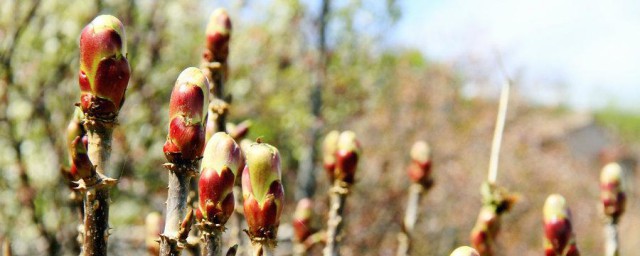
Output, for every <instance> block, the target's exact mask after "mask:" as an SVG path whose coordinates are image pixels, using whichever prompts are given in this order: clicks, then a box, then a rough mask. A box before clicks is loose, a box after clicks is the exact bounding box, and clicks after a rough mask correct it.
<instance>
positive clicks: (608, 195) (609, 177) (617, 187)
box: [600, 163, 626, 222]
mask: <svg viewBox="0 0 640 256" xmlns="http://www.w3.org/2000/svg"><path fill="white" fill-rule="evenodd" d="M623 181H624V178H623V171H622V167H621V166H620V165H619V164H617V163H610V164H607V165H606V166H605V167H604V168H602V173H601V174H600V200H601V201H602V205H603V208H604V213H605V215H607V216H609V217H611V218H612V219H613V220H614V222H616V221H617V220H618V218H619V217H620V215H622V213H623V212H624V208H625V203H626V193H625V191H624V184H623Z"/></svg>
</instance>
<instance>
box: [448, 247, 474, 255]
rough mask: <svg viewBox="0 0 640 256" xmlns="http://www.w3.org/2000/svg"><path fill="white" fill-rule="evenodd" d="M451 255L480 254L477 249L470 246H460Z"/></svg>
mask: <svg viewBox="0 0 640 256" xmlns="http://www.w3.org/2000/svg"><path fill="white" fill-rule="evenodd" d="M449 256H480V254H479V253H478V251H476V249H473V248H471V247H469V246H460V247H458V248H456V249H455V250H454V251H453V252H451V254H450V255H449Z"/></svg>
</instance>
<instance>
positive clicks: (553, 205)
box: [544, 194, 573, 255]
mask: <svg viewBox="0 0 640 256" xmlns="http://www.w3.org/2000/svg"><path fill="white" fill-rule="evenodd" d="M544 234H545V239H546V241H547V245H546V246H547V247H550V248H551V250H552V251H554V252H555V253H556V254H557V255H562V253H563V252H564V251H565V250H567V246H569V245H570V244H571V243H572V241H573V230H572V227H571V212H570V211H569V208H568V206H567V202H566V200H565V199H564V197H562V196H561V195H558V194H554V195H550V196H549V197H548V198H547V200H546V201H545V204H544Z"/></svg>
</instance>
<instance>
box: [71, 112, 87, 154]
mask: <svg viewBox="0 0 640 256" xmlns="http://www.w3.org/2000/svg"><path fill="white" fill-rule="evenodd" d="M83 119H84V114H82V110H81V109H79V108H76V109H75V111H74V112H73V117H72V118H71V121H69V125H68V126H67V150H68V151H69V154H71V152H72V151H73V148H74V146H75V145H74V144H73V140H75V139H76V137H81V138H82V137H84V135H85V134H86V131H85V130H84V126H83V125H82V120H83Z"/></svg>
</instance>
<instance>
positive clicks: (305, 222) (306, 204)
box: [293, 198, 313, 242]
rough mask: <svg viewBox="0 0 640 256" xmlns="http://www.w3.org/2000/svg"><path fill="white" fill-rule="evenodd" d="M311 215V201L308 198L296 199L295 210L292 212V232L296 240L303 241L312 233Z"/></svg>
mask: <svg viewBox="0 0 640 256" xmlns="http://www.w3.org/2000/svg"><path fill="white" fill-rule="evenodd" d="M312 215H313V202H312V201H311V199H309V198H303V199H301V200H300V201H298V206H296V211H295V213H294V214H293V232H294V237H295V239H296V241H298V242H303V241H304V240H306V239H307V238H308V237H309V236H310V235H311V233H312V230H311V217H312Z"/></svg>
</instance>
